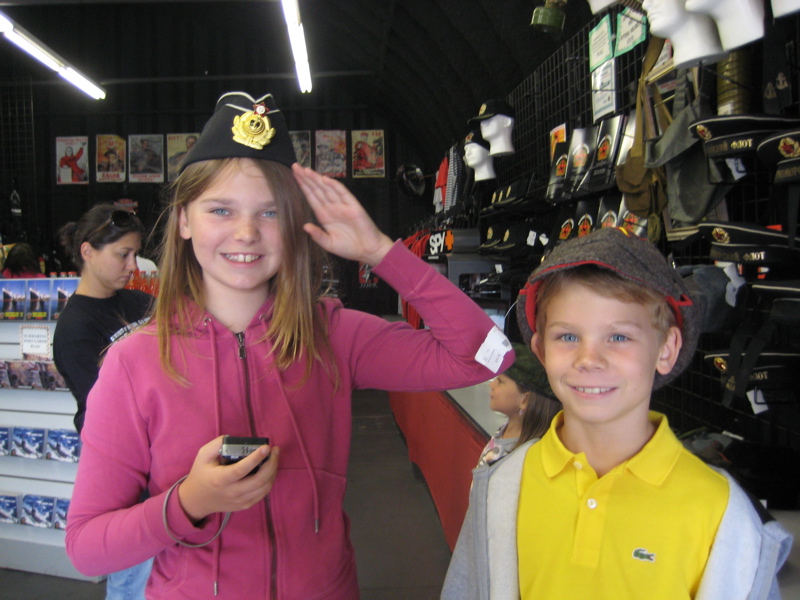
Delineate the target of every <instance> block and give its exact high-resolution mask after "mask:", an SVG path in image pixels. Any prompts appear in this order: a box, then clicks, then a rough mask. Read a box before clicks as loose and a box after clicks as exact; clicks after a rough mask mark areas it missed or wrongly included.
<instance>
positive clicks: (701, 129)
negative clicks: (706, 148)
mask: <svg viewBox="0 0 800 600" xmlns="http://www.w3.org/2000/svg"><path fill="white" fill-rule="evenodd" d="M697 135H699V136H700V137H701V138H703V139H704V140H710V139H711V138H712V137H714V136H713V135H712V134H711V131H710V130H709V129H708V127H706V126H705V125H698V126H697Z"/></svg>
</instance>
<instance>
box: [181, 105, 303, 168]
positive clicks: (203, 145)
mask: <svg viewBox="0 0 800 600" xmlns="http://www.w3.org/2000/svg"><path fill="white" fill-rule="evenodd" d="M215 158H254V159H257V160H271V161H275V162H277V163H280V164H282V165H286V166H287V167H291V166H292V164H294V163H295V162H297V158H296V157H295V153H294V147H293V146H292V140H291V138H290V137H289V130H288V129H287V127H286V121H285V120H284V118H283V113H281V111H280V110H278V107H277V106H276V104H275V100H274V98H273V97H272V94H267V95H265V96H261V98H259V99H258V100H254V99H253V97H252V96H251V95H250V94H247V93H245V92H228V93H227V94H224V95H223V96H222V97H220V99H219V100H217V106H216V108H215V109H214V114H213V115H211V119H209V121H208V123H206V126H205V127H204V128H203V131H202V133H201V134H200V138H199V139H198V140H197V142H196V143H195V145H194V146H192V148H191V149H190V150H189V152H188V153H187V154H186V158H185V159H184V160H183V163H182V164H181V172H183V170H184V169H185V168H186V166H187V165H190V164H192V163H194V162H198V161H201V160H211V159H215Z"/></svg>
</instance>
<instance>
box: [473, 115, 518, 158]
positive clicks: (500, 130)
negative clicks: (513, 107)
mask: <svg viewBox="0 0 800 600" xmlns="http://www.w3.org/2000/svg"><path fill="white" fill-rule="evenodd" d="M513 130H514V118H513V117H509V116H508V115H495V116H493V117H490V118H488V119H483V120H482V121H481V135H482V136H483V139H485V140H486V141H487V142H489V144H490V148H489V154H490V155H491V156H508V155H509V154H514V144H513V142H512V141H511V133H512V132H513Z"/></svg>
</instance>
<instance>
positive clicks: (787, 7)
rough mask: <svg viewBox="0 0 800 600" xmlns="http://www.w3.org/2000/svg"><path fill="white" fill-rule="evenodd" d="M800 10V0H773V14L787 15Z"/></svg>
mask: <svg viewBox="0 0 800 600" xmlns="http://www.w3.org/2000/svg"><path fill="white" fill-rule="evenodd" d="M798 10H800V0H772V16H773V17H775V18H776V19H777V18H778V17H785V16H786V15H790V14H792V13H793V12H797V11H798Z"/></svg>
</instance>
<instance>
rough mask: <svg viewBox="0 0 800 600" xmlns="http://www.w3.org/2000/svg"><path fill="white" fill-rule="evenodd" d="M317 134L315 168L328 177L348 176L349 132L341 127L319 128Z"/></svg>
mask: <svg viewBox="0 0 800 600" xmlns="http://www.w3.org/2000/svg"><path fill="white" fill-rule="evenodd" d="M315 134H316V135H315V138H316V139H315V140H314V144H315V147H316V152H315V153H314V170H315V171H316V172H317V173H320V174H321V175H327V176H328V177H336V178H339V179H343V178H344V177H346V176H347V132H346V131H342V130H339V129H318V130H317V131H316V132H315Z"/></svg>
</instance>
